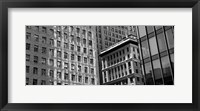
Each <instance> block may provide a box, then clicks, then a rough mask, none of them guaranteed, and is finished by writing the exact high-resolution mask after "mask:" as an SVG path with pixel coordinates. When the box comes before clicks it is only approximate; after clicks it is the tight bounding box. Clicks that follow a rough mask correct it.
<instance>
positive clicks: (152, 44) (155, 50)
mask: <svg viewBox="0 0 200 111" xmlns="http://www.w3.org/2000/svg"><path fill="white" fill-rule="evenodd" d="M149 44H150V49H151V55H155V54H157V53H158V47H157V44H156V38H155V37H152V38H150V39H149Z"/></svg>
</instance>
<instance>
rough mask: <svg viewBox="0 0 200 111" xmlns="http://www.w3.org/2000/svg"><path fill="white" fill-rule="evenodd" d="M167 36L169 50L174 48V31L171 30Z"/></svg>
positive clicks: (167, 32)
mask: <svg viewBox="0 0 200 111" xmlns="http://www.w3.org/2000/svg"><path fill="white" fill-rule="evenodd" d="M166 36H167V43H168V46H169V49H171V48H173V47H174V35H173V32H172V29H169V30H167V31H166Z"/></svg>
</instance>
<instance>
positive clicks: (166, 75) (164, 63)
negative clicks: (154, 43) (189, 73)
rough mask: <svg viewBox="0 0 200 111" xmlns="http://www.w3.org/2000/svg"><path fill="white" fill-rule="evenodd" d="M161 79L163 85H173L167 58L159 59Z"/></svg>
mask: <svg viewBox="0 0 200 111" xmlns="http://www.w3.org/2000/svg"><path fill="white" fill-rule="evenodd" d="M161 61H162V68H163V77H164V83H165V85H173V78H172V70H171V68H170V62H169V56H165V57H162V58H161Z"/></svg>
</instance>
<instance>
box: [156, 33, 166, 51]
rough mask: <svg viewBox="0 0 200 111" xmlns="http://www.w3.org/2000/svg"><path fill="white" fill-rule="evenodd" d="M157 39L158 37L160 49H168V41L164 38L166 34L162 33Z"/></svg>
mask: <svg viewBox="0 0 200 111" xmlns="http://www.w3.org/2000/svg"><path fill="white" fill-rule="evenodd" d="M157 39H158V47H159V51H160V52H162V51H165V50H166V49H167V46H166V43H165V38H164V34H163V33H160V34H158V35H157Z"/></svg>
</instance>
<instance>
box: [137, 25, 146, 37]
mask: <svg viewBox="0 0 200 111" xmlns="http://www.w3.org/2000/svg"><path fill="white" fill-rule="evenodd" d="M138 29H139V34H140V37H143V36H145V35H146V29H145V26H138Z"/></svg>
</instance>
